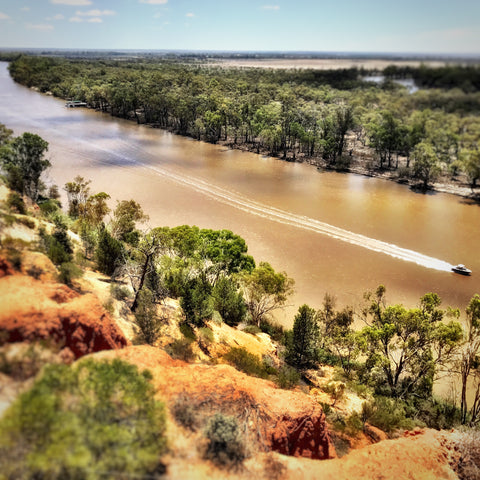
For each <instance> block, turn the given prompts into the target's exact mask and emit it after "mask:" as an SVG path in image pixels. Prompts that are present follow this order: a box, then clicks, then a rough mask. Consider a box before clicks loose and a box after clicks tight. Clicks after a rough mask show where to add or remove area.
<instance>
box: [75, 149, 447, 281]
mask: <svg viewBox="0 0 480 480" xmlns="http://www.w3.org/2000/svg"><path fill="white" fill-rule="evenodd" d="M80 141H81V142H83V140H80ZM86 143H88V145H89V146H90V147H92V146H94V147H95V148H97V149H98V150H101V151H104V152H105V153H108V154H110V155H113V156H114V157H117V158H119V159H121V160H122V161H124V162H125V161H126V162H127V164H130V165H131V164H136V165H138V166H141V167H143V168H145V169H147V170H149V171H151V172H154V173H155V174H156V175H158V176H161V177H164V178H167V179H169V180H171V181H173V182H175V183H177V184H180V185H184V186H186V187H188V188H190V189H192V190H194V191H196V192H199V193H201V194H203V195H205V196H207V197H209V198H211V199H214V200H216V201H218V202H221V203H224V204H226V205H229V206H231V207H234V208H237V209H239V210H242V211H244V212H246V213H249V214H251V215H256V216H259V217H262V218H265V219H268V220H271V221H275V222H278V223H281V224H284V225H289V226H293V227H297V228H301V229H303V230H308V231H311V232H315V233H319V234H322V235H326V236H328V237H331V238H334V239H336V240H341V241H343V242H346V243H349V244H351V245H356V246H358V247H363V248H366V249H368V250H371V251H374V252H378V253H383V254H385V255H389V256H390V257H393V258H397V259H399V260H403V261H406V262H413V263H416V264H417V265H421V266H423V267H426V268H430V269H434V270H440V271H444V272H451V269H452V267H453V265H451V264H450V263H448V262H446V261H444V260H440V259H437V258H433V257H430V256H428V255H424V254H422V253H419V252H416V251H414V250H409V249H406V248H402V247H399V246H398V245H395V244H391V243H387V242H384V241H382V240H377V239H374V238H369V237H366V236H365V235H361V234H358V233H354V232H350V231H348V230H345V229H343V228H340V227H335V226H334V225H330V224H328V223H325V222H321V221H320V220H316V219H313V218H310V217H306V216H303V215H297V214H294V213H291V212H287V211H285V210H280V209H278V208H275V207H271V206H268V205H264V204H262V203H259V202H256V201H254V200H251V199H249V198H247V197H244V196H243V195H241V194H239V193H235V192H232V191H231V190H227V189H225V188H222V187H219V186H216V185H213V184H211V183H209V182H206V181H204V180H201V179H199V178H196V177H191V176H189V175H185V174H179V173H175V172H172V171H170V170H169V169H167V168H164V167H158V166H152V165H149V164H147V163H143V162H141V161H139V160H136V159H135V160H133V159H132V158H129V157H127V156H126V155H122V154H120V153H118V152H115V151H112V150H109V149H105V148H103V147H101V146H99V145H95V144H92V143H89V142H86ZM130 147H131V145H130ZM134 150H141V149H140V148H134ZM144 153H146V152H144ZM102 163H108V164H111V163H112V162H109V161H108V160H103V161H102ZM113 163H115V162H113Z"/></svg>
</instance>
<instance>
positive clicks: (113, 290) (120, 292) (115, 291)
mask: <svg viewBox="0 0 480 480" xmlns="http://www.w3.org/2000/svg"><path fill="white" fill-rule="evenodd" d="M110 294H111V295H112V297H113V298H114V299H115V300H120V301H122V302H125V301H126V300H129V299H130V298H132V292H131V291H130V289H129V288H128V287H125V286H123V285H118V284H117V283H112V284H111V285H110Z"/></svg>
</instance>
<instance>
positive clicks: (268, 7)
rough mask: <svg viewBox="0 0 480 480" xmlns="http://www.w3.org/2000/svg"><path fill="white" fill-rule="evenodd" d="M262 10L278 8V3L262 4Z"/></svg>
mask: <svg viewBox="0 0 480 480" xmlns="http://www.w3.org/2000/svg"><path fill="white" fill-rule="evenodd" d="M261 8H262V10H280V6H279V5H263V6H262V7H261Z"/></svg>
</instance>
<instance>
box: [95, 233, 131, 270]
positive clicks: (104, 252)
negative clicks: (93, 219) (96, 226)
mask: <svg viewBox="0 0 480 480" xmlns="http://www.w3.org/2000/svg"><path fill="white" fill-rule="evenodd" d="M123 251H124V248H123V245H122V243H121V242H119V241H118V240H116V239H115V238H113V237H112V236H111V235H110V233H108V231H107V229H106V228H105V225H101V226H100V233H99V236H98V245H97V249H96V250H95V261H96V263H97V268H98V269H99V270H100V271H101V272H102V273H105V274H106V275H112V274H113V272H114V271H115V268H116V267H117V266H118V265H119V264H120V262H121V259H122V254H123Z"/></svg>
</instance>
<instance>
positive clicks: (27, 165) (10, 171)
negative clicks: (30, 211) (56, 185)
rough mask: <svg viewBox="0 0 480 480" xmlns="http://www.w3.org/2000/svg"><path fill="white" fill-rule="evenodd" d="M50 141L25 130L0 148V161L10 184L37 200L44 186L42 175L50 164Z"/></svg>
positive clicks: (11, 186) (13, 188) (12, 187)
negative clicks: (47, 155) (48, 153)
mask: <svg viewBox="0 0 480 480" xmlns="http://www.w3.org/2000/svg"><path fill="white" fill-rule="evenodd" d="M47 150H48V142H46V141H45V140H43V139H42V138H41V137H39V136H38V135H35V134H33V133H29V132H25V133H24V134H23V135H21V136H19V137H16V138H14V139H13V140H12V141H11V142H9V143H7V144H6V146H4V147H3V148H2V149H1V150H0V161H1V163H2V166H3V168H4V170H5V171H6V173H7V180H8V186H9V187H10V188H11V189H12V190H15V191H17V192H19V193H21V194H22V195H27V196H28V197H30V198H31V199H32V200H33V201H34V202H36V201H37V199H38V195H39V192H40V190H41V188H42V185H43V184H42V183H41V181H40V177H41V175H42V173H43V172H44V171H45V170H46V169H47V168H48V167H49V166H50V162H49V161H48V160H47V159H46V158H45V153H46V152H47Z"/></svg>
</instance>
